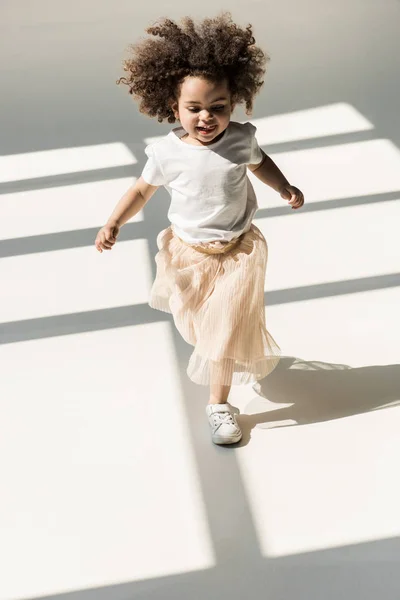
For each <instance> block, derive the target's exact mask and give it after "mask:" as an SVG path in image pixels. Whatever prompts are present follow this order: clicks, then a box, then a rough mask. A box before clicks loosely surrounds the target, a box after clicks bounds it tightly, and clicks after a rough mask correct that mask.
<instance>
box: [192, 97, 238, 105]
mask: <svg viewBox="0 0 400 600" xmlns="http://www.w3.org/2000/svg"><path fill="white" fill-rule="evenodd" d="M220 100H228V98H217V99H216V100H213V101H212V102H211V104H214V102H219V101H220ZM185 104H201V102H196V101H195V100H185Z"/></svg>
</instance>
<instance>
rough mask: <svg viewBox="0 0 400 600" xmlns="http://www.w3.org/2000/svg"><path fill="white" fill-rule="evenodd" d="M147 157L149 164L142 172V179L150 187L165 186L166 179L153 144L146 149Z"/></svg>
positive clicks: (147, 163)
mask: <svg viewBox="0 0 400 600" xmlns="http://www.w3.org/2000/svg"><path fill="white" fill-rule="evenodd" d="M144 151H145V154H146V155H147V157H148V158H147V162H146V164H145V165H144V168H143V171H142V177H143V179H144V180H145V182H146V183H149V184H150V185H165V183H166V181H165V177H164V173H163V171H162V168H161V165H160V162H159V160H158V159H157V155H156V153H155V152H154V148H153V144H150V145H149V146H146V148H145V149H144Z"/></svg>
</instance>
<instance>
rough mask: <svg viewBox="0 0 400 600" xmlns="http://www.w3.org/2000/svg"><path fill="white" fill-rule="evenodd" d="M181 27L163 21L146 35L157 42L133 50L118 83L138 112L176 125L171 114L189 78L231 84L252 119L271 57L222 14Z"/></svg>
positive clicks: (247, 30)
mask: <svg viewBox="0 0 400 600" xmlns="http://www.w3.org/2000/svg"><path fill="white" fill-rule="evenodd" d="M181 23H182V25H181V26H179V25H178V24H177V23H176V22H175V21H172V20H171V19H167V18H162V19H161V20H160V21H159V22H156V23H155V24H154V25H152V26H151V27H148V28H147V29H146V33H149V34H151V35H153V36H155V38H158V39H155V38H145V39H142V40H141V41H140V42H138V43H137V44H131V45H130V46H129V50H130V51H131V52H132V54H133V57H132V58H129V59H126V60H124V62H123V65H124V71H127V73H128V75H127V76H126V77H121V78H120V79H118V80H117V84H120V83H123V84H125V85H127V86H129V93H130V94H132V95H133V96H134V97H135V98H136V99H137V100H139V101H140V103H139V111H140V112H141V113H144V114H146V115H148V116H149V117H157V120H158V121H159V122H160V123H161V122H162V121H163V120H164V119H167V120H168V122H169V123H175V121H176V119H175V116H174V113H173V110H172V108H171V104H172V102H173V101H174V100H175V101H176V100H178V94H179V86H180V84H181V83H182V82H183V80H184V79H185V77H187V76H188V75H190V76H198V77H202V78H204V79H207V80H209V81H213V82H218V81H222V80H226V81H227V82H228V86H229V89H230V92H231V99H232V104H242V103H245V106H246V114H251V111H252V108H253V99H254V96H255V95H256V94H257V92H258V91H259V90H260V88H261V86H262V85H263V83H264V81H263V76H264V74H265V70H266V67H265V66H266V63H267V61H268V60H269V57H268V56H267V55H266V54H265V53H264V52H263V51H262V50H261V48H259V47H258V46H256V45H255V39H254V37H253V33H252V26H251V25H247V27H239V26H238V25H236V24H235V23H233V21H232V18H231V14H230V13H229V12H223V13H221V14H220V15H219V16H217V17H216V18H213V19H211V18H207V19H204V20H203V21H201V22H200V23H198V24H195V23H194V22H193V20H192V19H191V18H190V17H184V18H183V19H182V20H181Z"/></svg>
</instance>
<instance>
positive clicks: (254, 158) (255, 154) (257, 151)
mask: <svg viewBox="0 0 400 600" xmlns="http://www.w3.org/2000/svg"><path fill="white" fill-rule="evenodd" d="M246 125H247V128H248V130H249V136H250V153H249V154H250V156H249V160H248V163H247V164H248V165H258V164H259V163H260V162H261V161H262V159H263V158H264V154H263V152H262V150H261V148H260V146H259V145H258V142H257V138H256V131H257V128H256V127H255V126H254V125H253V124H252V123H246Z"/></svg>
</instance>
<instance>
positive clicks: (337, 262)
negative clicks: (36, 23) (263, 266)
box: [0, 102, 400, 600]
mask: <svg viewBox="0 0 400 600" xmlns="http://www.w3.org/2000/svg"><path fill="white" fill-rule="evenodd" d="M320 115H323V116H324V115H325V116H326V115H329V119H328V121H329V126H327V125H326V122H327V121H326V119H325V117H324V118H320ZM253 122H254V123H255V124H256V125H257V127H258V130H259V140H260V143H261V144H262V145H263V146H264V147H265V148H266V149H267V148H268V146H269V144H280V143H282V144H283V146H282V148H281V149H279V148H278V147H275V148H276V151H275V152H274V151H273V152H272V153H271V154H272V156H273V157H274V159H275V160H276V161H277V163H278V164H279V166H280V167H281V168H282V170H283V171H284V172H285V173H286V174H287V176H288V177H289V179H290V180H291V181H292V182H293V184H295V185H298V186H299V187H301V188H302V189H303V190H304V193H305V196H306V202H307V209H305V210H303V211H302V212H301V211H291V210H290V208H289V207H287V206H286V205H285V202H284V201H283V200H282V199H281V198H280V197H279V196H277V195H276V194H275V193H274V192H272V191H271V190H269V189H267V188H266V187H265V186H263V185H262V184H260V182H259V181H258V180H256V178H255V177H254V176H251V179H252V181H253V182H254V185H255V188H256V191H257V195H258V199H259V205H260V210H259V212H258V213H257V218H256V220H255V223H256V225H257V226H258V227H260V229H261V230H262V231H263V233H264V234H265V236H266V238H267V240H268V245H269V265H268V270H267V279H266V305H267V308H266V314H267V322H268V327H269V329H270V331H271V333H272V334H273V336H274V337H275V339H276V341H277V342H278V343H279V344H280V346H281V348H282V352H283V358H282V361H281V364H280V365H279V367H278V368H277V369H276V371H275V372H274V373H273V374H272V375H271V376H270V377H269V378H267V379H266V380H264V381H261V382H260V383H259V385H257V386H255V389H253V388H252V386H246V387H241V388H239V387H237V388H233V389H232V392H231V402H232V403H233V404H235V405H236V406H238V407H239V408H240V410H241V412H242V417H241V422H242V426H243V431H244V436H243V440H242V443H241V444H240V445H239V446H238V447H235V448H221V447H217V446H213V445H212V443H211V441H210V436H209V431H208V424H207V422H206V419H205V413H204V405H205V403H206V400H207V389H206V388H203V387H201V386H196V385H194V384H192V383H191V382H189V380H188V379H187V377H186V374H185V368H186V365H187V361H188V358H189V356H190V347H189V346H187V345H186V344H185V343H184V342H183V341H182V340H180V338H179V334H177V332H176V330H175V328H174V326H173V323H172V321H171V319H170V318H169V317H168V315H165V314H162V313H158V312H157V311H152V310H151V309H150V308H148V307H147V305H146V303H147V297H148V292H149V289H150V286H151V283H152V280H153V274H154V256H152V254H151V248H154V239H155V236H156V234H157V226H156V225H155V224H154V223H152V222H150V228H149V227H147V228H146V222H147V221H148V220H149V219H150V218H151V215H150V216H149V214H148V213H146V212H144V213H140V214H139V215H137V217H136V218H135V219H134V222H133V225H132V227H134V228H135V229H127V231H129V235H127V236H126V237H125V238H124V239H123V240H122V241H120V242H118V244H117V246H116V247H115V249H114V250H113V251H112V252H111V253H103V254H102V255H100V254H98V253H97V252H96V250H95V248H94V246H93V244H92V240H93V235H94V234H95V231H96V229H97V227H99V226H100V225H101V224H102V222H103V220H104V216H106V215H107V214H108V212H109V208H110V207H111V206H112V205H113V201H111V202H110V198H115V200H117V199H118V197H119V196H120V195H121V193H122V191H123V190H124V189H125V187H126V185H127V182H128V184H129V182H130V179H129V178H128V177H125V176H121V175H120V174H119V175H118V176H116V177H115V178H114V179H112V178H111V179H110V178H108V179H104V180H101V176H99V178H98V180H96V181H88V182H86V183H76V184H70V183H68V184H63V183H62V182H61V183H60V182H57V185H54V186H53V185H52V184H51V183H50V184H48V183H46V184H44V189H43V190H42V189H40V187H39V188H38V186H36V187H35V186H32V189H29V186H27V188H26V189H23V188H18V189H16V190H13V189H12V188H10V189H8V188H7V190H6V191H5V193H3V194H2V196H1V201H0V249H1V251H2V254H1V256H2V258H1V261H0V281H1V305H0V341H2V342H3V343H2V344H1V345H0V366H1V378H0V407H1V414H2V418H1V421H0V473H1V480H0V485H1V494H0V507H1V510H0V530H1V532H2V533H1V536H0V564H1V565H2V569H1V570H2V574H1V578H0V600H22V599H28V598H39V597H47V596H50V597H51V598H61V596H62V595H63V594H66V593H68V592H70V593H72V595H71V596H69V597H71V598H74V600H78V599H79V600H83V599H86V598H87V599H89V597H90V598H92V597H93V598H96V599H97V598H101V599H102V600H103V599H104V600H114V599H117V598H118V599H120V598H121V599H122V598H140V599H141V598H148V599H149V600H156V599H157V600H158V599H161V598H166V597H171V598H176V599H178V600H184V599H185V600H186V599H187V598H195V599H197V598H198V599H199V600H200V599H203V598H206V597H209V598H217V597H222V598H225V597H226V598H228V597H230V598H235V599H238V600H239V598H243V597H244V596H245V595H247V597H249V598H251V599H253V598H254V599H257V600H258V599H259V598H262V597H265V598H268V599H271V600H280V599H282V600H283V599H285V600H295V599H296V600H306V599H307V600H314V599H315V600H320V599H321V600H322V598H323V599H324V600H325V599H328V600H337V598H339V597H341V598H344V599H345V600H350V599H351V600H353V599H358V598H360V599H361V598H362V599H363V600H372V599H373V598H374V599H375V598H376V596H377V594H378V593H379V594H380V596H381V597H382V598H385V600H389V599H390V600H395V599H396V600H398V598H399V597H400V596H399V594H400V577H399V575H398V561H399V558H398V557H399V556H400V554H399V550H400V544H399V537H400V514H399V510H398V507H399V504H400V485H399V478H398V462H399V457H400V436H399V429H400V364H399V362H400V361H399V349H398V342H399V338H400V319H399V306H400V276H399V271H400V268H399V267H400V249H399V243H398V223H399V220H400V202H399V200H400V193H399V190H400V150H399V148H398V147H397V145H396V144H395V143H394V142H393V140H392V139H390V138H389V137H385V136H384V135H382V131H381V130H379V131H378V132H376V128H377V126H376V123H374V122H373V121H372V120H371V118H370V117H369V116H367V115H365V114H363V112H362V110H360V109H359V107H358V106H356V105H353V104H351V103H349V102H346V103H344V102H331V103H329V104H324V105H321V106H314V107H313V108H311V107H310V108H309V109H307V110H301V109H300V110H298V111H294V112H292V113H290V114H289V113H284V112H283V113H281V114H280V115H276V116H275V117H274V118H272V117H270V118H269V117H263V118H259V119H257V118H254V119H253ZM280 132H281V133H280ZM360 132H362V134H363V136H364V137H362V138H357V137H356V136H357V135H360ZM150 134H151V132H149V134H148V137H150ZM349 134H354V136H355V137H354V139H353V140H349V139H347V140H346V141H344V138H343V135H349ZM335 135H336V136H338V140H337V143H335V139H332V138H334V136H335ZM279 136H281V137H279ZM328 137H329V140H328ZM307 139H312V141H313V143H312V145H307V144H306V143H303V142H304V141H305V140H307ZM136 141H137V142H140V143H142V141H143V144H144V143H145V139H144V140H136ZM328 141H329V143H328ZM288 142H296V143H299V145H298V147H296V148H293V145H292V146H290V147H287V146H285V145H284V144H286V143H288ZM302 144H303V145H302ZM139 146H140V144H139V143H138V147H139ZM140 147H141V146H140ZM85 148H86V150H84V151H83V150H81V149H80V148H79V145H77V146H76V148H75V150H74V151H70V152H69V153H63V152H61V151H62V150H63V148H58V149H57V150H59V151H60V152H52V151H51V150H50V151H49V153H48V154H45V153H43V152H41V151H39V150H38V151H37V152H34V151H32V152H19V153H18V152H11V153H10V154H9V155H7V154H5V155H4V157H3V158H1V159H0V161H3V163H0V164H3V166H5V167H6V170H3V171H2V173H3V176H2V181H3V182H4V183H5V184H7V185H8V184H13V182H14V183H16V182H24V180H28V179H29V180H31V179H34V178H35V177H41V178H45V177H47V176H56V177H57V176H61V175H65V174H68V173H76V172H77V170H80V171H82V172H83V173H84V172H85V170H86V171H93V170H96V169H107V168H110V169H111V168H116V167H123V166H126V165H132V166H133V167H134V166H135V165H136V164H137V163H138V162H139V163H140V164H141V161H142V157H141V156H140V155H139V154H138V155H136V154H135V152H133V151H132V147H131V148H129V147H128V146H127V145H125V144H123V143H119V145H118V146H116V147H115V148H113V149H112V151H111V150H110V147H109V145H108V144H93V145H92V146H90V147H89V146H85ZM110 156H111V157H112V160H113V162H112V163H109V162H107V161H108V160H109V159H108V157H110ZM77 157H78V159H79V157H81V159H82V160H80V161H78V163H79V168H77V166H76V165H77ZM85 161H86V162H85ZM4 173H6V175H4ZM7 173H8V175H7ZM158 194H160V196H159V197H160V202H161V199H162V201H163V203H164V204H163V206H164V208H165V196H162V195H161V194H162V192H158ZM157 201H158V200H157V196H155V197H154V199H152V201H151V202H152V203H153V205H154V203H157ZM164 208H163V210H164ZM152 228H153V229H152ZM149 229H150V230H151V235H150V234H148V233H147V232H148V231H149ZM81 230H86V234H85V235H86V238H85V239H86V242H84V243H79V244H77V245H76V246H75V245H74V243H73V242H70V241H67V242H66V243H65V244H64V245H63V243H64V242H63V241H62V240H63V239H64V238H62V236H63V235H65V232H69V234H68V235H69V236H70V238H68V239H71V240H72V239H74V238H73V235H75V233H76V234H77V235H80V233H79V232H80V231H81ZM132 232H133V233H134V235H131V233H132ZM60 240H61V241H60ZM153 254H154V253H153ZM378 409H379V410H378Z"/></svg>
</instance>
